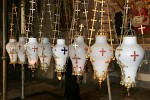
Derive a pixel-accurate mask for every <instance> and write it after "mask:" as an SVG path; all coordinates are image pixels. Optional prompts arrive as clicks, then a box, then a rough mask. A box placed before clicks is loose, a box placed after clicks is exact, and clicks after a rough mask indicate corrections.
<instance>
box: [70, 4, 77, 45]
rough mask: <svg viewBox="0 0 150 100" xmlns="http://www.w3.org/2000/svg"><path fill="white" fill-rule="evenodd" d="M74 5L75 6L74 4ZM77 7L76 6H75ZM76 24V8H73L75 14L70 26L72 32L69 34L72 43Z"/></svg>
mask: <svg viewBox="0 0 150 100" xmlns="http://www.w3.org/2000/svg"><path fill="white" fill-rule="evenodd" d="M73 7H74V6H73ZM75 7H76V6H75ZM74 9H76V8H74ZM74 26H75V10H73V16H72V22H71V26H70V32H69V33H70V34H69V37H70V44H71V43H72V42H73V36H74V35H73V33H74V30H75V28H74Z"/></svg>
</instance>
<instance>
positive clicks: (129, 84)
mask: <svg viewBox="0 0 150 100" xmlns="http://www.w3.org/2000/svg"><path fill="white" fill-rule="evenodd" d="M124 80H125V78H124V77H122V79H121V81H120V84H121V85H123V86H125V87H126V88H127V91H129V89H130V88H133V87H136V83H135V82H133V81H131V78H130V76H128V77H127V78H126V81H124Z"/></svg>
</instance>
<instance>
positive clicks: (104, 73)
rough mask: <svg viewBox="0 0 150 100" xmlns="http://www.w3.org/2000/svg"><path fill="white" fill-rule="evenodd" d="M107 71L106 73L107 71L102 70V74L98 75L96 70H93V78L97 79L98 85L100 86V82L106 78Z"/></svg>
mask: <svg viewBox="0 0 150 100" xmlns="http://www.w3.org/2000/svg"><path fill="white" fill-rule="evenodd" d="M107 73H108V71H106V72H105V71H103V72H102V74H101V75H100V76H99V75H98V72H97V71H96V70H94V79H98V82H99V84H100V86H101V83H102V82H103V81H104V80H105V79H106V77H107Z"/></svg>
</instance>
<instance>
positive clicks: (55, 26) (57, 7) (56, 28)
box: [52, 0, 60, 45]
mask: <svg viewBox="0 0 150 100" xmlns="http://www.w3.org/2000/svg"><path fill="white" fill-rule="evenodd" d="M59 4H60V0H58V1H57V2H56V14H55V22H54V28H53V38H52V40H53V42H52V43H53V45H55V40H56V39H57V38H56V33H57V32H59V30H58V26H59V25H60V20H59V19H60V11H59V6H60V5H59Z"/></svg>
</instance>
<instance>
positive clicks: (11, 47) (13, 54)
mask: <svg viewBox="0 0 150 100" xmlns="http://www.w3.org/2000/svg"><path fill="white" fill-rule="evenodd" d="M16 9H17V7H16V5H15V4H14V3H13V4H12V13H11V23H10V38H9V42H8V43H7V44H6V51H7V52H8V55H9V58H10V64H13V66H14V67H15V64H16V63H17V51H16V46H15V43H16V39H15V37H14V35H15V34H14V31H13V30H14V29H13V28H14V16H16V17H17V10H16Z"/></svg>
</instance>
